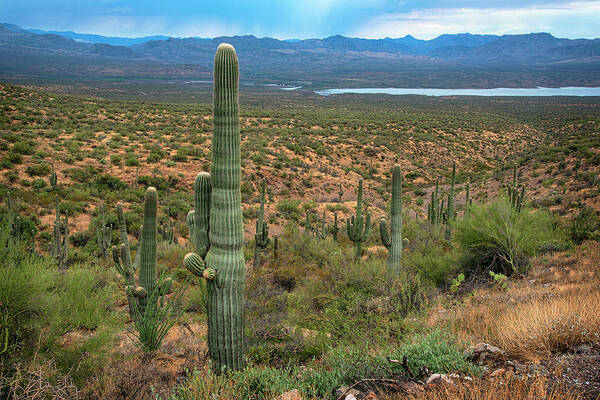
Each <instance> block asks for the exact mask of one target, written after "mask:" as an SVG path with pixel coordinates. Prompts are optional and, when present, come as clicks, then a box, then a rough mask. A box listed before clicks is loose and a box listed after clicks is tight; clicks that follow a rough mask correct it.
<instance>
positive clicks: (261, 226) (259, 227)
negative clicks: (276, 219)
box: [254, 178, 270, 268]
mask: <svg viewBox="0 0 600 400" xmlns="http://www.w3.org/2000/svg"><path fill="white" fill-rule="evenodd" d="M261 186H262V188H261V191H260V211H259V212H258V218H257V219H256V233H255V234H254V244H255V247H254V268H257V267H258V266H260V252H261V251H262V250H263V249H266V248H267V246H268V245H269V241H270V240H269V225H268V224H267V223H266V222H265V220H264V219H265V179H264V178H263V180H262V185H261Z"/></svg>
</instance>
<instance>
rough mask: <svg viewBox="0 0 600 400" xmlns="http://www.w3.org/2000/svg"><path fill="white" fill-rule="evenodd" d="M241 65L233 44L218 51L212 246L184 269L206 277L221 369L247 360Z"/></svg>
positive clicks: (212, 344) (214, 354)
mask: <svg viewBox="0 0 600 400" xmlns="http://www.w3.org/2000/svg"><path fill="white" fill-rule="evenodd" d="M238 87H239V67H238V59H237V55H236V53H235V49H234V48H233V46H231V45H229V44H221V45H219V47H218V49H217V52H216V54H215V68H214V95H213V142H212V167H211V181H212V182H211V183H212V190H211V197H210V214H209V215H210V217H209V222H210V225H209V227H207V228H206V229H207V230H208V232H209V243H210V246H209V249H208V252H207V253H206V263H204V262H203V260H202V257H200V255H198V254H195V253H189V254H187V255H186V256H185V259H184V265H185V267H186V268H187V269H188V270H189V271H190V272H192V273H193V274H195V275H197V276H202V277H204V278H206V279H207V291H208V301H207V315H208V349H209V354H210V358H211V359H212V361H213V363H214V367H215V368H216V369H217V370H237V369H241V368H242V367H243V364H244V357H243V354H244V349H243V346H244V289H245V281H246V269H245V261H244V253H243V239H244V227H243V220H242V203H241V193H240V179H241V159H240V140H241V137H240V126H239V104H238V102H239V89H238Z"/></svg>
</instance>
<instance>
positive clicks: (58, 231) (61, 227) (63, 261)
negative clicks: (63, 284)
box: [52, 195, 69, 269]
mask: <svg viewBox="0 0 600 400" xmlns="http://www.w3.org/2000/svg"><path fill="white" fill-rule="evenodd" d="M62 231H64V236H62ZM52 256H53V257H54V258H55V259H56V262H57V264H58V266H59V268H60V269H66V268H67V260H68V258H69V213H68V212H67V211H65V222H64V224H63V223H61V221H60V201H59V199H58V195H56V219H55V220H54V240H53V245H52Z"/></svg>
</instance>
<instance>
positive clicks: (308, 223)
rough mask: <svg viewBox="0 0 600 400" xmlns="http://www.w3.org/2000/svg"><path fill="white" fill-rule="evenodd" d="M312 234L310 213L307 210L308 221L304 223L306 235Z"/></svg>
mask: <svg viewBox="0 0 600 400" xmlns="http://www.w3.org/2000/svg"><path fill="white" fill-rule="evenodd" d="M310 233H312V228H311V226H310V211H309V210H306V220H305V221H304V234H305V235H308V234H310Z"/></svg>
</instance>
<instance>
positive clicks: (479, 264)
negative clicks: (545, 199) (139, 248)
mask: <svg viewBox="0 0 600 400" xmlns="http://www.w3.org/2000/svg"><path fill="white" fill-rule="evenodd" d="M556 237H557V232H555V231H554V230H553V224H552V220H551V217H550V214H548V213H547V212H546V211H543V210H537V211H533V210H531V209H529V208H523V209H522V210H521V212H517V211H516V210H515V209H514V208H513V207H512V206H511V204H510V202H509V201H508V199H507V198H506V197H499V198H497V199H496V200H494V201H493V202H491V203H489V204H485V205H474V206H473V207H472V208H471V212H470V214H469V216H468V217H466V218H464V219H462V220H459V221H458V222H457V224H456V240H457V241H458V242H459V243H461V244H462V245H463V247H464V248H465V249H466V250H467V252H468V255H469V259H468V260H467V261H466V265H467V270H475V269H486V270H492V271H494V272H497V273H498V272H499V273H503V274H505V275H510V274H513V273H521V272H524V271H525V270H526V269H527V267H528V266H529V258H530V257H531V256H533V255H535V253H536V251H537V250H538V249H539V247H540V245H541V244H542V243H544V242H547V241H550V240H552V239H556ZM485 273H486V274H487V271H486V272H485Z"/></svg>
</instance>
